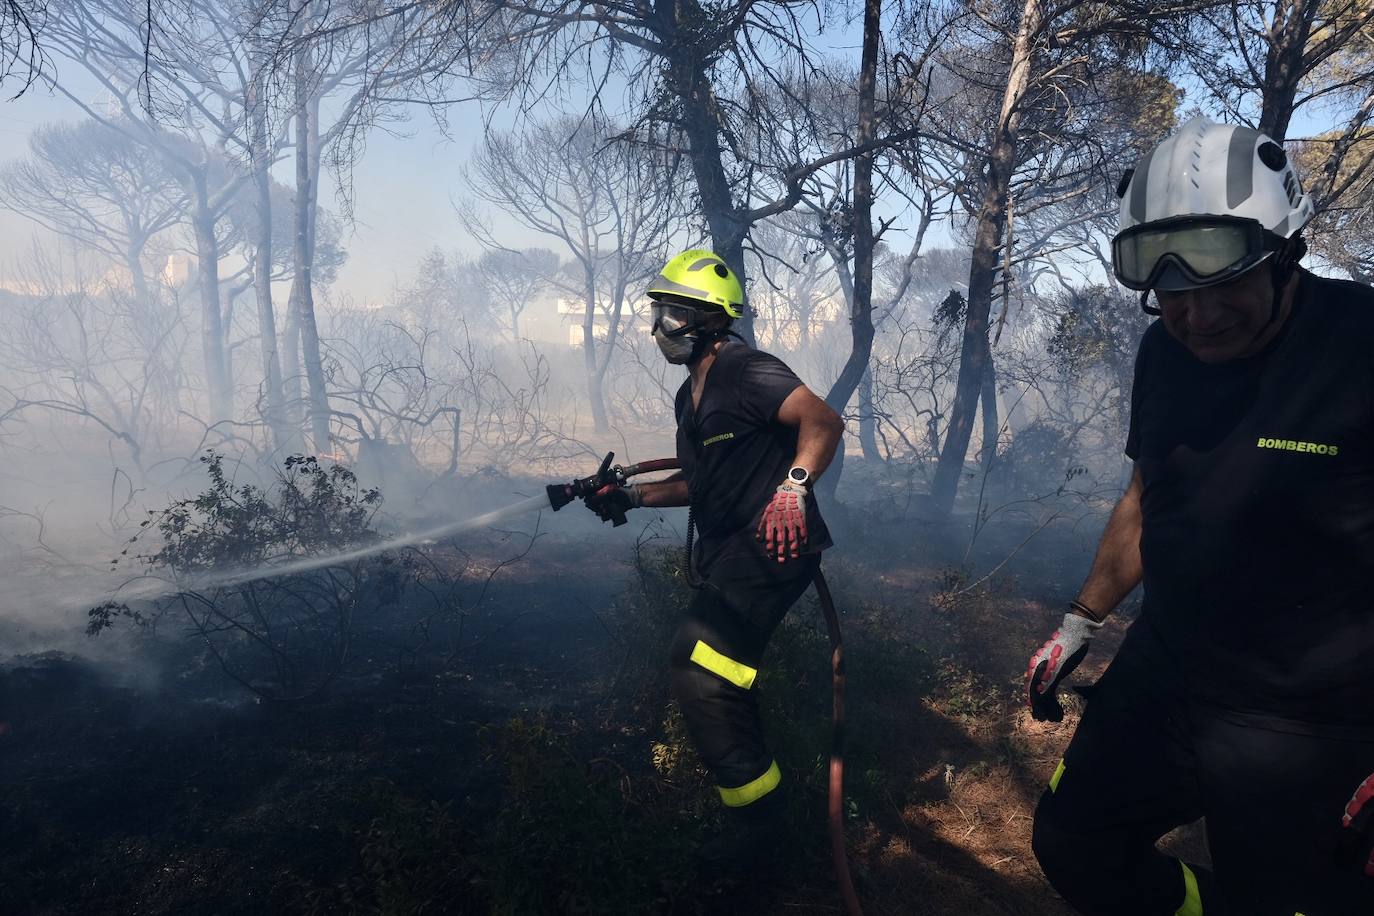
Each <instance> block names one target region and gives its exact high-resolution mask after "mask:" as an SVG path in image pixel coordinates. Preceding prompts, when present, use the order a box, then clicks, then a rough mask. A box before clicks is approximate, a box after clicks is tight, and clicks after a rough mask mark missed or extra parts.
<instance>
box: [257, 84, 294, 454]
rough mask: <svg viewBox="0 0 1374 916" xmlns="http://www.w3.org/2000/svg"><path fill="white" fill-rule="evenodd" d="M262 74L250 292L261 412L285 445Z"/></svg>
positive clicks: (276, 442) (278, 441)
mask: <svg viewBox="0 0 1374 916" xmlns="http://www.w3.org/2000/svg"><path fill="white" fill-rule="evenodd" d="M262 79H263V78H262V76H261V75H260V76H259V77H258V78H257V79H256V80H254V81H253V83H252V86H251V91H252V97H251V98H250V99H249V105H248V107H249V111H250V117H251V118H252V139H251V143H252V146H251V149H252V164H253V181H254V183H255V185H256V189H257V218H258V224H257V235H256V238H254V240H253V248H254V255H253V257H254V265H253V269H254V273H253V292H254V297H255V298H256V299H257V306H258V338H259V342H260V346H261V356H262V378H263V382H262V383H263V387H264V392H263V395H264V413H265V419H266V420H267V427H268V429H270V430H271V431H272V445H273V447H275V448H277V449H281V448H285V447H286V446H287V443H288V440H289V439H290V434H289V432H288V431H287V429H286V424H285V419H286V417H285V414H284V413H283V405H282V384H281V360H280V358H279V357H278V355H277V317H276V312H275V310H274V309H273V305H272V177H271V175H270V173H269V168H270V166H271V161H272V154H271V150H269V149H268V135H267V112H266V111H265V106H266V104H267V101H266V98H265V94H264V93H263V91H262V88H263V87H262Z"/></svg>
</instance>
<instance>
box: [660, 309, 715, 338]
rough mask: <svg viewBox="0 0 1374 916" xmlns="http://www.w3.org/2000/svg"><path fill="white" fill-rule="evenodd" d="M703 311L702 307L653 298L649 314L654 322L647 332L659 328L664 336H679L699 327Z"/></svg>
mask: <svg viewBox="0 0 1374 916" xmlns="http://www.w3.org/2000/svg"><path fill="white" fill-rule="evenodd" d="M703 311H704V310H703V309H696V308H692V307H691V306H690V305H679V304H678V303H676V302H660V301H658V300H654V302H653V303H652V304H650V306H649V315H650V317H651V318H652V319H653V322H654V323H653V327H652V328H650V329H649V333H651V334H652V333H656V332H658V331H660V330H661V331H662V332H663V336H664V337H681V336H683V335H684V334H690V333H692V332H693V331H695V330H697V329H698V328H699V327H701V325H702V323H703V322H702V318H703Z"/></svg>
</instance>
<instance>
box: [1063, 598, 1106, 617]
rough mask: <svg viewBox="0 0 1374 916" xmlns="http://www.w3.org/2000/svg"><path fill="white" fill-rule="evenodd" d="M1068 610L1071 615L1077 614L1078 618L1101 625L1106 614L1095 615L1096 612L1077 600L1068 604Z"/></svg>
mask: <svg viewBox="0 0 1374 916" xmlns="http://www.w3.org/2000/svg"><path fill="white" fill-rule="evenodd" d="M1069 610H1070V611H1071V612H1072V613H1075V614H1077V615H1078V616H1079V617H1086V618H1088V619H1089V620H1091V621H1092V622H1093V623H1101V622H1102V621H1104V620H1106V619H1107V615H1106V614H1099V613H1097V611H1094V610H1093V609H1092V608H1090V607H1088V606H1087V605H1086V604H1084V603H1083V602H1081V601H1079V600H1077V599H1075V600H1073V601H1070V602H1069Z"/></svg>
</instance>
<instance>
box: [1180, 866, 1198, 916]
mask: <svg viewBox="0 0 1374 916" xmlns="http://www.w3.org/2000/svg"><path fill="white" fill-rule="evenodd" d="M1178 864H1179V867H1180V868H1182V869H1183V906H1181V907H1179V908H1178V909H1177V910H1175V911H1174V916H1202V894H1201V892H1199V891H1198V889H1197V875H1195V874H1193V870H1192V869H1191V868H1189V867H1188V866H1187V865H1184V864H1183V863H1182V862H1179V863H1178Z"/></svg>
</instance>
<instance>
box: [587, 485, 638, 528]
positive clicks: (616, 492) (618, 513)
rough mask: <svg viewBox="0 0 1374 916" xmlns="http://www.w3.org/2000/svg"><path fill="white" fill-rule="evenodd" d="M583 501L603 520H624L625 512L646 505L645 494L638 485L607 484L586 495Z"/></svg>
mask: <svg viewBox="0 0 1374 916" xmlns="http://www.w3.org/2000/svg"><path fill="white" fill-rule="evenodd" d="M583 502H585V503H586V504H587V508H588V509H590V510H592V511H593V512H595V513H596V514H597V516H598V517H599V518H600V519H601V520H602V521H603V522H614V521H616V520H617V519H619V520H621V521H623V520H624V519H625V513H626V512H629V511H630V510H631V509H638V508H639V507H640V506H642V505H644V495H643V493H641V492H640V489H639V487H637V486H633V485H631V486H628V487H618V486H616V485H615V484H607V485H606V486H604V487H602V488H601V489H600V490H597V491H596V492H595V493H593V494H591V495H590V496H588V497H586V498H585V499H584V500H583Z"/></svg>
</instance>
